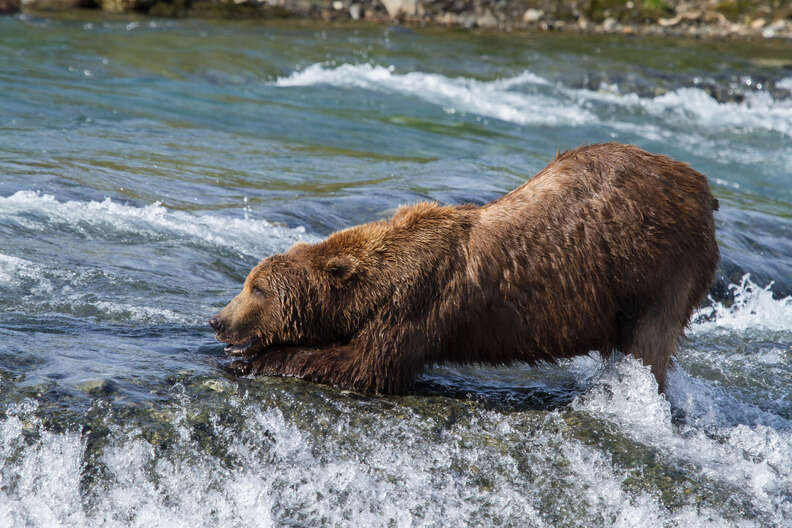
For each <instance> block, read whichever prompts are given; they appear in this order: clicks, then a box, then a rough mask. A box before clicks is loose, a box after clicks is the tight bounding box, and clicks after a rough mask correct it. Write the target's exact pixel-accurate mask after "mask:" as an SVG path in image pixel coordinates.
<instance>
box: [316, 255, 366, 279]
mask: <svg viewBox="0 0 792 528" xmlns="http://www.w3.org/2000/svg"><path fill="white" fill-rule="evenodd" d="M357 267H358V261H357V259H356V258H355V257H353V256H350V255H339V256H337V257H330V258H329V259H328V260H327V262H326V263H325V266H324V268H325V270H326V271H327V273H329V274H330V276H331V277H333V278H334V279H337V280H340V281H344V280H347V279H348V278H349V277H351V276H352V275H354V274H355V271H357Z"/></svg>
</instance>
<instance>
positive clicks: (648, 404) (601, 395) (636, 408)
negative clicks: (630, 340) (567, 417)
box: [572, 356, 792, 526]
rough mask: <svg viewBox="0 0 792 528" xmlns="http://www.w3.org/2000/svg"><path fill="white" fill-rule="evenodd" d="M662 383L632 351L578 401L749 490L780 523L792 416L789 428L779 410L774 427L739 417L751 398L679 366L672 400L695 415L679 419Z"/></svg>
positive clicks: (577, 405)
mask: <svg viewBox="0 0 792 528" xmlns="http://www.w3.org/2000/svg"><path fill="white" fill-rule="evenodd" d="M656 387H657V386H656V383H655V382H654V378H653V376H652V375H651V372H650V371H649V369H648V368H647V367H645V366H644V365H642V364H641V363H640V361H639V360H637V359H635V358H632V357H629V356H628V357H625V358H623V359H622V360H621V361H620V362H618V363H617V365H616V367H615V369H613V370H611V371H610V372H607V373H606V374H604V375H603V377H602V378H601V379H599V380H597V382H595V384H594V387H593V388H592V389H591V390H590V391H588V392H587V393H585V394H583V395H581V396H579V397H578V398H576V399H575V401H574V402H573V403H572V408H573V409H575V410H577V411H583V412H587V413H589V414H591V415H593V416H596V417H598V418H600V419H603V420H606V421H609V422H612V423H615V424H617V425H618V426H619V427H620V429H621V431H622V432H623V433H624V434H625V435H627V436H628V437H630V438H634V439H635V440H637V441H639V442H641V443H644V444H647V445H650V446H653V447H655V448H656V449H658V450H659V451H660V452H661V453H663V456H664V457H666V458H667V459H669V460H670V461H672V462H673V463H674V464H676V465H678V466H680V467H691V464H693V465H695V466H696V467H697V468H698V471H699V472H700V473H701V474H702V475H704V476H706V477H707V478H708V479H711V480H712V481H714V482H724V483H726V484H729V485H731V486H734V488H735V489H748V490H750V499H751V502H752V505H753V507H754V508H756V510H757V511H759V512H761V513H762V516H763V518H764V519H765V520H764V521H763V522H767V520H772V523H771V524H772V525H778V526H782V525H783V524H784V522H785V519H787V520H788V519H790V518H792V502H790V501H789V500H788V498H789V497H788V493H789V486H790V484H792V468H790V467H789V464H785V463H779V461H781V460H785V459H787V458H786V457H788V456H790V455H792V430H790V429H789V428H788V426H789V425H790V424H789V423H788V422H787V423H786V425H787V427H786V428H782V429H777V428H776V427H778V426H781V427H783V426H784V422H786V420H783V419H780V418H779V417H776V419H775V420H772V421H773V422H774V424H773V425H774V426H775V427H770V426H767V425H763V424H761V423H759V424H754V425H748V424H744V423H736V424H735V423H734V422H733V419H734V418H735V417H736V416H735V410H734V409H732V408H731V407H733V406H736V407H738V409H736V414H739V415H740V417H742V418H747V416H746V413H745V410H746V409H745V407H748V405H746V404H744V403H742V402H739V401H737V400H736V399H734V398H733V397H730V396H728V395H726V394H725V393H724V392H723V391H721V390H716V389H715V390H714V389H713V388H712V387H711V386H709V385H708V384H707V383H705V382H702V381H700V380H696V381H695V382H691V380H690V378H689V377H687V375H686V374H685V373H684V372H682V371H681V370H680V369H676V370H673V371H672V372H671V373H670V374H669V378H668V388H667V392H668V394H669V400H670V401H671V402H674V406H675V407H678V406H680V405H681V406H682V407H683V408H684V409H685V410H686V411H688V412H690V413H691V415H690V416H688V421H686V422H684V423H682V424H679V425H678V426H673V425H672V423H671V412H670V409H671V407H670V405H669V400H666V398H664V397H663V396H662V395H659V394H658V393H657V388H656ZM691 402H695V403H691ZM713 402H714V404H713ZM755 411H758V414H762V411H759V410H758V409H755ZM765 414H768V413H765ZM768 416H769V414H768ZM755 417H756V415H754V418H755Z"/></svg>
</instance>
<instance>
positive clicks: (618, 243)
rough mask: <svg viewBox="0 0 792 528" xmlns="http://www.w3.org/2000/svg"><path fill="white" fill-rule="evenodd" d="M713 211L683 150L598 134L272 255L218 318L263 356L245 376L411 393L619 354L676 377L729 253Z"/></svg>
mask: <svg viewBox="0 0 792 528" xmlns="http://www.w3.org/2000/svg"><path fill="white" fill-rule="evenodd" d="M713 209H717V201H715V200H714V198H713V197H712V194H711V193H710V190H709V186H708V184H707V181H706V179H705V177H704V176H703V175H701V174H700V173H698V172H696V171H695V170H693V169H691V168H690V167H689V166H688V165H686V164H684V163H680V162H677V161H673V160H672V159H670V158H668V157H665V156H658V155H653V154H650V153H648V152H646V151H643V150H641V149H639V148H637V147H635V146H631V145H621V144H615V143H606V144H599V145H590V146H585V147H581V148H578V149H575V150H571V151H567V152H564V153H562V154H559V155H558V156H557V157H556V159H555V160H554V161H553V162H551V163H550V164H549V165H548V166H547V167H545V168H544V169H543V170H542V171H541V172H540V173H539V174H537V175H536V176H535V177H534V178H532V179H531V180H530V181H528V182H526V183H525V184H524V185H522V186H521V187H519V188H517V189H515V190H514V191H512V192H510V193H509V194H507V195H505V196H502V197H501V198H499V199H497V200H495V201H493V202H491V203H488V204H486V205H484V206H482V207H475V206H470V205H462V206H440V205H437V204H435V203H419V204H416V205H412V206H406V207H401V208H400V209H399V210H398V211H397V212H396V214H395V215H394V216H393V218H391V219H390V220H387V221H378V222H372V223H369V224H363V225H360V226H356V227H352V228H349V229H346V230H343V231H339V232H336V233H333V234H332V235H330V237H328V239H327V240H325V241H323V242H320V243H318V244H312V245H309V244H297V245H295V246H294V247H292V248H291V249H290V250H289V251H287V252H286V253H284V254H280V255H274V256H272V257H269V258H267V259H265V260H263V261H262V262H261V263H259V264H258V265H257V266H256V267H255V268H253V270H252V271H251V272H250V275H249V276H248V277H247V280H246V281H245V284H244V287H243V289H242V292H241V293H240V294H239V295H238V296H237V297H236V298H235V299H234V300H233V301H232V302H231V303H230V304H229V305H228V306H227V307H225V308H224V309H223V310H222V311H221V312H220V313H219V314H218V315H217V317H215V318H213V319H212V321H211V323H212V326H213V327H215V330H216V331H217V337H218V339H220V340H222V341H225V342H229V343H243V344H244V346H240V347H237V349H231V350H230V352H232V353H234V352H235V351H236V352H239V353H240V355H245V356H250V355H252V354H256V353H257V354H258V356H257V357H254V358H253V359H251V360H250V361H236V362H234V363H233V364H232V368H233V370H234V371H235V372H236V373H238V374H242V375H244V374H267V375H284V376H296V377H300V378H304V379H306V380H311V381H314V382H321V383H329V384H333V385H337V386H339V387H343V388H346V389H352V390H356V391H362V392H379V393H399V392H403V391H405V390H406V389H407V388H408V387H409V386H410V384H411V383H412V381H413V380H414V379H415V378H416V376H417V375H418V374H419V373H420V372H421V371H422V370H423V369H424V367H425V366H426V365H431V364H435V363H443V362H455V363H471V362H476V363H487V364H507V363H510V362H513V361H524V362H527V363H531V364H533V363H537V362H540V361H554V360H558V359H561V358H569V357H572V356H577V355H581V354H587V353H588V352H589V351H591V350H599V351H601V352H603V353H604V354H608V353H609V352H610V351H611V350H613V349H619V350H622V351H623V352H625V353H627V354H632V355H634V356H635V357H637V358H640V359H641V360H642V361H643V362H644V363H645V364H646V365H648V366H650V367H651V369H652V372H653V373H654V375H655V377H656V378H657V382H658V384H659V387H660V390H662V389H663V386H664V382H665V377H666V371H667V369H668V367H669V363H670V361H671V357H672V355H673V353H674V350H675V348H676V344H677V341H678V340H679V338H680V337H681V336H682V333H683V330H684V328H685V326H686V324H687V322H688V321H689V319H690V316H691V314H692V311H693V309H694V308H695V307H696V306H697V305H698V304H699V302H700V301H701V300H702V298H703V297H704V295H705V293H706V292H707V289H708V286H709V284H710V283H711V281H712V279H713V275H714V272H715V268H716V265H717V262H718V247H717V245H716V243H715V236H714V234H715V227H714V222H713V215H712V212H713ZM243 349H244V350H243ZM227 350H228V349H227Z"/></svg>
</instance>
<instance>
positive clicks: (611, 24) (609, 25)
mask: <svg viewBox="0 0 792 528" xmlns="http://www.w3.org/2000/svg"><path fill="white" fill-rule="evenodd" d="M618 25H619V22H618V21H617V20H616V19H615V18H613V17H608V18H606V19H605V20H604V21H603V22H602V29H604V30H605V31H613V30H614V29H616V27H617V26H618Z"/></svg>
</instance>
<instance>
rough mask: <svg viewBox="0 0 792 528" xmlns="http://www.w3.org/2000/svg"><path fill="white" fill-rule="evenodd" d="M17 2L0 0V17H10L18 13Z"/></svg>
mask: <svg viewBox="0 0 792 528" xmlns="http://www.w3.org/2000/svg"><path fill="white" fill-rule="evenodd" d="M19 7H20V1H19V0H0V15H11V14H13V13H16V12H18V11H19Z"/></svg>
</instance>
